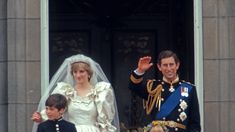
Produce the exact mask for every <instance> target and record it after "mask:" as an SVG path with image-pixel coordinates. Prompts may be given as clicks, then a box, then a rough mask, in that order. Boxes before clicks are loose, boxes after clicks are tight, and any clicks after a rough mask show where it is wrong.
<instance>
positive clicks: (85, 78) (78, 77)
mask: <svg viewBox="0 0 235 132" xmlns="http://www.w3.org/2000/svg"><path fill="white" fill-rule="evenodd" d="M73 77H74V79H75V81H76V82H77V83H87V82H89V74H88V72H87V70H86V69H85V68H82V67H80V68H77V69H76V70H74V71H73Z"/></svg>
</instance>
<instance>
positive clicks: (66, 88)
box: [52, 82, 75, 99]
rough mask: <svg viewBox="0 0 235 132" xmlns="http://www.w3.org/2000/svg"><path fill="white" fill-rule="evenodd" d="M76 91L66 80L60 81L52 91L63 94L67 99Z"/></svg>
mask: <svg viewBox="0 0 235 132" xmlns="http://www.w3.org/2000/svg"><path fill="white" fill-rule="evenodd" d="M74 92H75V90H74V88H73V87H72V86H71V85H70V84H68V83H64V82H59V83H57V86H56V88H55V89H54V91H53V92H52V94H54V93H58V94H62V95H64V96H65V97H66V98H67V99H70V98H71V97H73V96H74Z"/></svg>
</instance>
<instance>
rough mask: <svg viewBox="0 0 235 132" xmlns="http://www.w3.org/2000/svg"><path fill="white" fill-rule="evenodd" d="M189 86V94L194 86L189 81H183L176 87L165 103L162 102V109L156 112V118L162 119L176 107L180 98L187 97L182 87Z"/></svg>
mask: <svg viewBox="0 0 235 132" xmlns="http://www.w3.org/2000/svg"><path fill="white" fill-rule="evenodd" d="M185 88H187V90H188V91H187V92H188V96H189V93H190V91H191V90H192V86H191V85H189V84H187V83H181V84H180V85H179V87H178V88H176V90H175V92H173V93H172V94H171V95H170V96H169V98H168V99H167V100H166V102H165V103H164V104H162V106H161V109H160V111H159V112H158V113H157V114H156V119H161V118H163V117H166V116H167V115H169V114H170V113H171V112H172V111H173V110H174V108H175V107H176V106H177V104H179V102H180V99H184V98H185V97H187V95H186V96H185V95H184V94H183V93H182V89H185ZM182 95H183V96H182Z"/></svg>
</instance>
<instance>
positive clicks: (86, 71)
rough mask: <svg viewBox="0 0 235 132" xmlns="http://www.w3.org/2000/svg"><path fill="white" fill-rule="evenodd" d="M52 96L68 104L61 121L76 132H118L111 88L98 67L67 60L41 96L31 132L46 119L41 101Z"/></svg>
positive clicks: (82, 58) (78, 58)
mask: <svg viewBox="0 0 235 132" xmlns="http://www.w3.org/2000/svg"><path fill="white" fill-rule="evenodd" d="M52 93H60V94H63V95H65V96H66V98H67V100H68V101H69V104H68V109H67V111H66V113H65V115H64V118H65V119H67V120H68V121H70V122H72V123H74V124H75V126H76V129H77V132H119V131H120V129H119V120H118V111H117V105H116V99H115V95H114V92H113V89H112V86H111V84H110V83H109V81H108V79H107V78H106V76H105V74H104V73H103V71H102V69H101V67H100V66H99V64H98V63H96V62H95V61H93V60H92V59H91V58H89V57H87V56H84V55H81V54H79V55H74V56H71V57H69V58H67V59H65V61H64V62H63V64H62V65H61V66H60V68H59V69H58V71H57V72H56V73H55V75H54V76H53V77H52V80H51V82H50V84H49V88H48V90H47V92H46V93H45V94H44V95H43V96H42V98H41V100H40V103H39V106H38V110H37V111H38V112H34V113H33V115H32V120H33V121H34V122H36V123H34V127H33V132H35V131H36V129H37V123H40V122H42V121H44V120H46V119H47V116H46V114H45V107H44V104H45V100H46V98H47V97H48V96H49V95H50V94H52Z"/></svg>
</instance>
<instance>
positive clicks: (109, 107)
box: [95, 82, 116, 132]
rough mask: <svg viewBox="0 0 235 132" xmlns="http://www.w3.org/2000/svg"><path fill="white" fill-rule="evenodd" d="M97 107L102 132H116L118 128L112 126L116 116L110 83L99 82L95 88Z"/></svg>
mask: <svg viewBox="0 0 235 132" xmlns="http://www.w3.org/2000/svg"><path fill="white" fill-rule="evenodd" d="M95 91H96V98H95V103H96V106H97V112H98V117H97V123H98V125H99V126H100V127H101V131H102V132H115V131H116V128H115V127H114V126H113V125H112V123H111V122H112V121H113V118H114V115H115V107H114V101H115V100H114V93H113V90H112V88H111V85H110V83H106V82H99V83H97V84H96V86H95Z"/></svg>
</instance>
